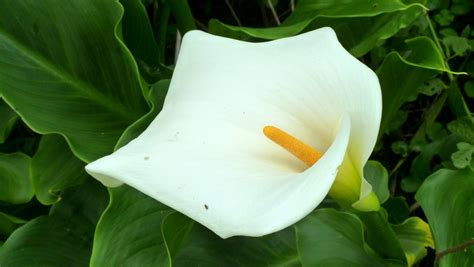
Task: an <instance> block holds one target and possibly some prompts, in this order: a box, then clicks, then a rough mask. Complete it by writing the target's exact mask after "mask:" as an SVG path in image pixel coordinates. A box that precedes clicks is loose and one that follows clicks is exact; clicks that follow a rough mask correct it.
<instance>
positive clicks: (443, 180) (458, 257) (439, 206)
mask: <svg viewBox="0 0 474 267" xmlns="http://www.w3.org/2000/svg"><path fill="white" fill-rule="evenodd" d="M415 198H416V200H417V201H418V202H419V203H420V205H421V207H422V209H423V211H424V212H425V215H426V217H427V218H428V223H429V225H430V227H431V230H432V232H433V239H434V242H435V247H436V251H437V253H443V254H444V253H446V252H447V250H448V249H453V248H456V247H457V249H454V250H453V251H451V252H450V253H447V254H446V255H444V256H442V257H441V258H440V261H439V263H440V266H459V267H462V266H466V267H468V266H473V265H474V246H472V244H471V246H470V247H469V246H465V247H463V246H462V245H463V244H465V245H466V244H468V242H471V243H472V240H473V239H474V205H472V203H474V172H473V171H472V170H469V169H465V170H462V171H452V170H447V169H442V170H439V171H437V172H435V173H434V174H432V175H431V176H430V177H428V178H427V179H426V180H425V182H424V183H423V185H422V186H421V187H420V189H419V190H418V192H417V193H416V195H415Z"/></svg>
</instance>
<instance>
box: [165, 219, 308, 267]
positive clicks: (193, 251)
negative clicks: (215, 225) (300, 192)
mask: <svg viewBox="0 0 474 267" xmlns="http://www.w3.org/2000/svg"><path fill="white" fill-rule="evenodd" d="M300 261H301V259H300V258H299V256H298V254H297V251H296V239H295V230H294V228H293V227H290V228H287V229H285V230H283V231H279V232H277V233H274V234H271V235H267V236H264V237H258V238H254V237H231V238H228V239H221V238H220V237H218V236H217V235H215V234H214V233H213V232H211V231H210V230H208V229H206V228H204V227H203V226H201V225H199V224H197V223H196V224H194V226H193V229H192V231H191V232H190V233H189V236H188V238H187V239H186V242H185V243H184V244H183V247H182V249H181V250H180V251H179V253H178V254H177V255H176V257H175V258H174V259H173V266H184V267H185V266H191V265H193V266H194V265H197V266H301V263H300Z"/></svg>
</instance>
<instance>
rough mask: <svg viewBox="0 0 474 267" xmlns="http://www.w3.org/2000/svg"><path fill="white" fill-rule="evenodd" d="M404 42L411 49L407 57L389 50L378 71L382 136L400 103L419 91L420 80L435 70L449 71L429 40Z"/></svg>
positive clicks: (419, 39)
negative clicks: (380, 88) (380, 90)
mask: <svg viewBox="0 0 474 267" xmlns="http://www.w3.org/2000/svg"><path fill="white" fill-rule="evenodd" d="M406 44H407V46H408V47H409V49H410V53H409V56H408V57H407V58H404V57H402V56H401V55H400V54H399V53H397V52H391V53H389V54H388V55H387V57H386V58H385V60H384V61H383V63H382V65H381V66H380V68H379V69H378V70H377V75H378V77H379V80H380V86H381V87H382V100H383V107H384V108H383V111H382V122H381V126H380V133H381V135H382V134H383V133H384V132H385V129H386V128H387V126H388V124H389V123H390V121H391V120H392V119H393V117H394V116H395V115H396V112H397V111H398V110H399V109H400V107H401V105H402V104H403V103H405V102H406V101H407V100H408V99H410V97H412V96H414V95H417V94H418V92H419V90H420V85H421V84H422V83H423V82H425V81H426V80H428V79H429V78H430V77H432V76H434V75H435V74H437V73H438V72H450V71H449V70H448V69H447V68H446V66H445V64H444V61H443V57H442V55H441V52H440V51H439V49H438V48H437V47H436V45H435V43H434V42H433V41H432V40H431V39H429V38H427V37H416V38H413V39H410V40H407V41H406ZM381 135H380V136H381Z"/></svg>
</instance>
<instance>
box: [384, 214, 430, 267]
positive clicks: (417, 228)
mask: <svg viewBox="0 0 474 267" xmlns="http://www.w3.org/2000/svg"><path fill="white" fill-rule="evenodd" d="M392 228H393V230H394V231H395V234H396V235H397V237H398V239H399V240H400V243H401V244H402V247H403V250H404V251H405V255H406V257H407V261H408V265H409V266H413V264H415V263H417V262H418V261H420V260H421V259H423V258H424V257H425V256H426V247H430V248H434V243H433V237H432V236H431V230H430V226H429V225H428V224H427V223H425V222H424V221H423V220H422V219H420V218H418V217H411V218H408V219H406V220H405V221H404V222H403V223H402V224H397V225H392Z"/></svg>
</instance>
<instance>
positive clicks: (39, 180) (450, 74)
mask: <svg viewBox="0 0 474 267" xmlns="http://www.w3.org/2000/svg"><path fill="white" fill-rule="evenodd" d="M473 16H474V3H473V2H472V1H470V0H451V1H449V0H405V1H401V0H377V1H375V0H352V1H350V0H348V1H337V0H326V1H311V0H299V1H290V0H286V1H285V0H268V1H265V0H258V1H250V0H245V1H244V0H225V1H211V0H204V1H189V3H188V2H187V1H185V0H142V1H140V0H120V1H114V0H73V1H66V2H58V1H54V0H44V1H37V0H17V1H9V0H0V97H1V99H0V266H87V265H91V266H171V265H172V266H193V265H199V266H344V265H347V266H432V265H433V264H437V265H440V266H473V265H474V204H473V203H474V158H473V154H474V119H473V117H472V115H473V114H472V110H473V109H474V105H473V103H474V79H473V75H474V57H473V56H472V51H473V50H474V28H473V27H474V25H473V21H472V17H473ZM324 26H330V27H332V28H333V29H334V30H335V31H336V33H337V35H338V38H339V40H340V41H341V43H342V44H343V45H344V46H345V48H346V49H347V50H348V51H350V52H351V53H352V54H353V55H354V56H356V57H358V58H359V60H361V61H362V62H364V63H365V64H366V65H368V66H369V67H371V68H372V69H373V70H374V71H376V73H377V75H378V77H379V80H380V83H381V87H382V93H383V118H382V125H381V129H380V135H379V141H378V144H377V147H376V149H375V151H374V153H373V155H372V161H369V163H368V164H367V165H366V167H365V173H366V176H367V178H368V180H369V182H370V183H371V184H372V185H373V187H374V189H375V191H376V194H377V196H378V197H379V199H380V202H381V203H383V205H382V206H383V209H382V210H381V211H380V212H377V213H354V212H353V211H347V210H343V209H342V208H340V207H338V206H337V205H336V204H335V203H334V202H333V201H331V199H329V198H328V199H326V200H325V201H324V202H323V204H322V205H320V207H318V208H317V209H316V210H315V211H314V212H313V213H311V214H310V215H308V216H307V217H306V218H304V219H303V220H302V221H300V222H298V223H297V224H295V225H293V226H291V227H288V228H287V229H285V230H283V231H280V232H278V233H275V234H271V235H268V236H264V237H261V238H248V237H233V238H230V239H226V240H223V239H220V238H219V237H217V236H216V235H214V234H213V233H212V232H210V231H209V230H207V229H206V228H204V227H202V226H201V225H199V224H197V223H195V222H193V221H192V220H191V219H189V218H187V217H185V216H184V215H181V214H179V213H178V212H176V211H174V210H172V209H170V208H169V207H166V206H164V205H163V204H161V203H158V202H157V201H155V200H153V199H151V198H149V197H147V196H145V195H144V194H142V193H140V192H138V191H136V190H134V189H132V188H130V187H128V186H122V187H119V188H116V189H106V188H105V187H103V186H102V185H101V184H99V183H98V182H96V181H95V180H94V179H92V178H91V177H90V176H88V175H87V174H86V173H85V171H84V165H85V164H86V163H87V162H90V161H92V160H94V159H97V158H99V157H101V156H103V155H106V154H109V153H111V152H112V151H113V150H114V148H117V147H120V146H122V145H124V144H126V143H127V142H128V141H130V140H131V139H133V138H134V137H136V136H137V135H138V134H140V133H141V132H142V131H143V130H144V129H145V128H146V127H147V125H148V124H149V123H150V122H151V120H152V119H153V118H154V117H155V116H156V114H158V113H159V111H160V109H161V106H162V104H163V100H164V97H165V95H166V91H167V88H168V84H169V79H170V78H171V75H172V71H173V63H174V61H175V54H176V52H177V51H176V50H177V47H178V46H179V40H180V36H181V35H182V34H184V33H185V32H187V31H189V30H192V29H200V30H204V31H208V32H210V33H212V34H215V35H220V36H225V37H229V38H235V39H240V40H246V41H252V42H259V41H265V40H272V39H278V38H283V37H287V36H292V35H295V34H298V33H302V32H306V31H309V30H312V29H316V28H320V27H324ZM471 28H473V29H472V30H471ZM178 31H179V32H180V33H181V35H180V34H178ZM196 94H199V92H196Z"/></svg>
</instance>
